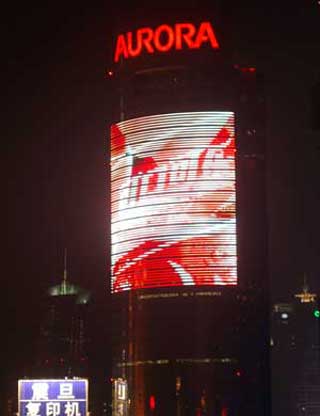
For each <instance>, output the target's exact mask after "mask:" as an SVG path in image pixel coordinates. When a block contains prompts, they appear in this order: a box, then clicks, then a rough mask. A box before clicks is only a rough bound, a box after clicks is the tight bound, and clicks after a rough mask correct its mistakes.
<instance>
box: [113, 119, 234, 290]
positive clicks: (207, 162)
mask: <svg viewBox="0 0 320 416" xmlns="http://www.w3.org/2000/svg"><path fill="white" fill-rule="evenodd" d="M235 202H236V191H235V128H234V113H232V112H227V111H223V112H217V111H213V112H194V113H174V114H162V115H154V116H147V117H140V118H136V119H132V120H127V121H123V122H120V123H118V124H115V125H113V126H112V128H111V204H112V205H111V213H112V218H111V238H112V290H113V292H119V291H123V290H130V289H142V288H156V287H169V286H182V285H196V286H199V285H201V286H203V285H235V284H237V256H236V252H237V247H236V211H235V205H236V204H235Z"/></svg>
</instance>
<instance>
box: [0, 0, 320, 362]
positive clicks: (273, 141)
mask: <svg viewBox="0 0 320 416" xmlns="http://www.w3.org/2000/svg"><path fill="white" fill-rule="evenodd" d="M107 3H108V2H95V3H94V4H91V3H90V5H89V6H88V4H89V3H88V2H86V3H85V2H81V1H79V2H73V1H70V2H64V3H62V2H61V3H60V4H59V2H54V3H52V2H49V4H46V3H45V2H44V3H43V4H42V6H37V7H36V6H35V5H32V4H28V3H25V4H23V5H22V6H21V5H19V7H18V6H16V7H17V9H15V8H14V6H12V7H11V8H8V9H6V10H5V11H4V12H3V13H2V15H3V16H2V19H3V20H4V26H5V33H4V35H3V36H2V37H3V41H4V47H3V49H2V52H1V55H2V56H4V57H5V62H4V76H3V78H2V85H3V98H4V100H3V101H4V107H5V108H4V112H3V113H2V115H3V124H2V126H3V129H2V133H3V135H2V151H3V152H2V153H3V158H2V161H3V162H2V166H3V178H4V179H5V180H4V188H3V189H4V191H5V192H4V193H3V198H2V205H3V206H4V208H5V210H4V211H5V213H4V214H3V219H4V227H3V229H4V234H3V243H4V249H3V263H2V275H3V281H4V284H3V288H4V289H3V292H2V296H3V300H4V302H2V308H3V313H2V316H4V324H3V325H4V326H3V328H4V333H6V334H8V336H7V337H6V338H7V347H8V348H7V351H8V354H9V356H10V357H14V358H13V362H14V360H15V359H16V360H18V362H19V359H20V357H21V356H24V354H23V353H21V351H22V350H23V351H29V350H30V349H31V348H32V337H31V336H32V335H33V334H34V333H36V330H37V327H38V325H39V315H38V304H39V299H40V296H41V294H42V293H43V292H44V291H45V289H46V288H47V287H48V286H49V285H51V284H55V283H57V282H59V280H60V277H61V275H62V271H63V270H62V269H63V250H64V247H67V248H68V253H69V254H68V262H69V275H70V279H71V280H72V281H73V282H74V283H76V284H79V285H81V286H84V287H86V288H89V289H92V290H94V291H95V292H97V293H100V295H101V293H103V290H104V287H105V280H106V264H107V260H106V254H105V253H106V251H107V247H106V233H107V220H106V203H107V202H106V201H107V197H106V195H107V181H106V173H105V148H106V140H107V134H108V130H107V120H108V114H109V108H110V107H109V106H110V99H109V90H108V88H109V87H108V82H107V81H106V79H105V69H106V67H107V66H108V62H107V58H108V56H109V53H108V50H109V49H110V45H111V32H112V26H113V23H114V21H115V20H116V18H117V16H119V14H121V13H123V10H121V9H123V4H122V7H121V8H120V7H119V8H118V9H117V8H116V6H113V8H111V7H110V5H109V4H107ZM168 3H169V2H168ZM220 3H221V4H222V3H223V4H224V8H221V7H220V9H219V10H220V11H221V10H222V14H221V15H222V16H224V17H225V19H226V24H227V25H228V30H229V31H230V33H231V34H232V36H231V38H232V39H235V40H236V42H237V45H238V48H239V50H240V51H241V50H242V49H243V50H244V51H245V53H246V55H247V56H249V57H251V58H252V60H254V61H256V62H257V63H258V64H260V66H261V68H262V71H263V72H265V76H266V94H267V100H268V194H269V220H270V274H271V280H272V290H273V294H274V297H275V298H277V297H278V298H280V297H282V296H283V295H284V294H285V293H286V292H287V291H289V292H290V293H291V292H292V291H294V290H296V288H297V287H298V285H299V284H300V282H302V274H303V272H304V271H306V272H307V273H308V275H309V276H310V283H311V284H312V286H313V287H314V289H316V290H319V289H320V285H319V276H320V267H319V264H318V263H319V242H318V235H319V231H320V227H319V223H320V222H319V208H320V202H319V200H320V193H319V186H318V183H319V178H320V148H319V146H320V142H319V134H320V132H319V131H318V132H314V131H312V130H311V118H310V113H311V107H310V105H311V88H312V86H313V85H315V83H316V82H317V80H319V75H320V59H319V56H320V53H319V52H320V46H319V45H320V35H319V30H320V29H319V28H320V6H317V2H316V1H312V0H301V1H300V2H286V1H281V6H279V5H276V4H270V3H267V2H266V3H265V4H263V5H261V4H260V5H258V4H257V3H262V2H253V1H251V2H250V1H243V2H220ZM239 3H241V4H239ZM188 4H189V6H190V13H192V10H193V9H194V10H195V8H196V9H197V10H198V11H199V7H200V6H199V5H198V6H197V7H196V6H195V5H196V4H197V3H196V2H189V3H188ZM206 6H208V4H206ZM317 7H318V8H317ZM203 8H204V9H205V7H204V6H203ZM134 9H135V10H134ZM177 9H178V7H177V8H175V11H177ZM145 10H146V9H145V7H144V6H143V5H142V6H141V5H139V7H138V6H137V7H131V10H130V12H131V13H133V12H136V13H138V14H139V13H146V12H145ZM159 10H160V8H159ZM181 10H182V9H181ZM156 12H157V11H155V10H153V13H154V14H156ZM161 13H162V14H166V13H170V8H168V7H167V8H165V6H163V7H162V9H161ZM129 16H130V13H129ZM108 48H109V49H108ZM102 319H104V318H102ZM17 328H19V329H18V331H17ZM13 345H15V346H17V345H19V346H21V349H20V350H17V348H13V347H12V346H13ZM9 351H10V352H9ZM19 351H20V352H19ZM25 354H26V353H25ZM8 366H10V365H9V364H8Z"/></svg>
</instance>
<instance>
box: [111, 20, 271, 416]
mask: <svg viewBox="0 0 320 416" xmlns="http://www.w3.org/2000/svg"><path fill="white" fill-rule="evenodd" d="M169 20H170V21H169V22H168V20H167V21H166V24H163V22H162V21H159V19H158V21H157V19H155V20H154V21H153V22H152V24H150V26H146V25H145V24H144V25H141V26H139V25H138V24H137V22H135V25H134V26H132V27H127V28H126V29H125V30H123V31H122V32H119V33H118V36H117V38H116V39H115V47H114V57H113V59H114V62H113V66H112V69H110V70H109V76H110V82H111V83H112V87H111V88H113V91H114V114H113V124H112V127H111V148H110V161H111V165H110V166H111V168H110V169H111V247H112V248H111V251H112V256H111V268H112V272H111V273H112V276H111V291H112V293H113V326H112V330H113V378H114V379H117V380H119V379H121V380H123V381H125V383H127V388H128V391H127V395H128V401H127V406H123V404H121V406H120V407H116V406H114V409H113V412H114V414H115V415H120V414H130V415H139V416H140V415H141V416H142V415H149V414H152V415H181V416H182V415H205V414H215V415H219V416H226V415H230V416H231V415H246V416H248V415H257V414H261V415H267V414H268V410H269V376H268V370H269V368H268V344H269V330H268V282H267V280H268V279H267V261H266V257H267V253H266V249H267V244H266V241H267V239H266V218H265V205H266V203H265V137H264V96H263V82H262V78H261V76H260V75H259V73H258V72H257V70H256V68H255V67H253V66H250V65H249V66H248V65H244V64H242V63H241V62H240V63H239V62H235V61H234V60H233V58H232V54H231V53H230V50H228V48H226V49H224V46H223V43H221V41H220V39H219V30H216V26H215V22H214V20H210V19H208V18H206V19H203V20H199V19H195V20H194V21H190V20H188V21H186V20H181V17H180V19H178V20H174V16H171V18H170V19H169ZM121 388H122V387H121ZM120 390H121V389H120Z"/></svg>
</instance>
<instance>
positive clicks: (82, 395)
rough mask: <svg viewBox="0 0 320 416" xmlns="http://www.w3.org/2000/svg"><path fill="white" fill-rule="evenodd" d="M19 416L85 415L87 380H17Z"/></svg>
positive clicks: (86, 412) (86, 411)
mask: <svg viewBox="0 0 320 416" xmlns="http://www.w3.org/2000/svg"><path fill="white" fill-rule="evenodd" d="M18 397H19V416H87V414H88V382H87V380H81V379H76V380H68V379H65V380H19V392H18Z"/></svg>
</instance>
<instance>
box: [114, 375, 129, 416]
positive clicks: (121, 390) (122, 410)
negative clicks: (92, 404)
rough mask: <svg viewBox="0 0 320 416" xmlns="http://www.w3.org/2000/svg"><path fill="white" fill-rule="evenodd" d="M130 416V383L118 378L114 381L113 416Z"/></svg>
mask: <svg viewBox="0 0 320 416" xmlns="http://www.w3.org/2000/svg"><path fill="white" fill-rule="evenodd" d="M127 414H128V383H127V380H124V379H122V378H117V379H115V380H113V381H112V416H127Z"/></svg>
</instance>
